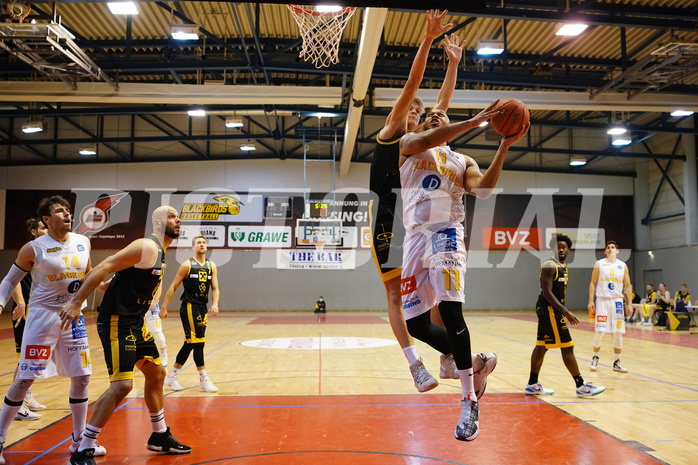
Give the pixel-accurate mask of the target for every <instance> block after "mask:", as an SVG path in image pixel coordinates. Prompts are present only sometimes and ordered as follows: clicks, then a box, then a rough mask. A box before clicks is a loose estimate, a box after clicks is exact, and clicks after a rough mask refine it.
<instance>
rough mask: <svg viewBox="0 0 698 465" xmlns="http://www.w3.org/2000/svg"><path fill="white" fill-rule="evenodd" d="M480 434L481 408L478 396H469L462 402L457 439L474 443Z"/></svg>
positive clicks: (457, 426)
mask: <svg viewBox="0 0 698 465" xmlns="http://www.w3.org/2000/svg"><path fill="white" fill-rule="evenodd" d="M478 434H480V408H479V405H478V402H477V396H475V398H473V395H472V394H467V395H466V397H464V398H463V400H461V402H460V418H459V419H458V424H457V425H456V433H455V436H456V439H458V440H459V441H472V440H473V439H475V438H476V437H477V435H478Z"/></svg>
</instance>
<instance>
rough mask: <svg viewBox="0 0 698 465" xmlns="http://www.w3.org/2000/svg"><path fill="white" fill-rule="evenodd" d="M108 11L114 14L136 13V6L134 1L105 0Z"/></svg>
mask: <svg viewBox="0 0 698 465" xmlns="http://www.w3.org/2000/svg"><path fill="white" fill-rule="evenodd" d="M107 6H108V7H109V11H111V12H112V14H115V15H137V14H138V8H136V4H135V3H134V2H107Z"/></svg>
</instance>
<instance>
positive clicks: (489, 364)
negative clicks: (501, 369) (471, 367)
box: [473, 352, 497, 400]
mask: <svg viewBox="0 0 698 465" xmlns="http://www.w3.org/2000/svg"><path fill="white" fill-rule="evenodd" d="M477 357H478V358H479V359H480V360H482V368H480V369H479V370H478V371H476V372H474V373H473V386H474V387H475V396H476V397H477V398H478V400H479V399H480V398H481V397H482V396H483V395H485V389H487V377H488V376H489V375H490V374H491V373H492V372H493V371H494V367H496V366H497V355H496V354H495V353H493V352H490V353H488V354H485V353H479V354H477Z"/></svg>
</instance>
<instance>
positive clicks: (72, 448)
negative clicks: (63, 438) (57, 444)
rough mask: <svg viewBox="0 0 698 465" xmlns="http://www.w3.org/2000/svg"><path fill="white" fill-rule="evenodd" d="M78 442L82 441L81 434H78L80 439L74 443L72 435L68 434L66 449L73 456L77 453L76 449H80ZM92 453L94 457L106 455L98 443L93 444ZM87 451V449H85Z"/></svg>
mask: <svg viewBox="0 0 698 465" xmlns="http://www.w3.org/2000/svg"><path fill="white" fill-rule="evenodd" d="M80 441H82V433H80V437H79V438H78V440H77V441H76V440H75V439H73V434H72V433H71V434H70V447H68V450H69V451H70V453H71V454H74V453H75V452H77V450H78V447H80ZM93 449H94V453H93V454H92V455H93V456H94V457H102V456H103V455H107V448H106V447H104V446H102V445H101V444H99V443H98V442H95V446H94V448H93ZM85 450H87V449H85Z"/></svg>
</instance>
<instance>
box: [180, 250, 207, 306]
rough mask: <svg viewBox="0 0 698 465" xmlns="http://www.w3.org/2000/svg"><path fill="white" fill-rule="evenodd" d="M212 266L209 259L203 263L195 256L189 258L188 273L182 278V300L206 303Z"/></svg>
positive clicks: (200, 303)
mask: <svg viewBox="0 0 698 465" xmlns="http://www.w3.org/2000/svg"><path fill="white" fill-rule="evenodd" d="M212 272H213V268H212V266H211V260H206V261H205V262H204V263H203V264H202V263H199V262H197V261H196V258H194V257H192V258H190V259H189V273H187V277H186V278H184V279H183V280H182V289H183V291H184V292H182V297H180V300H181V301H182V302H191V303H193V304H199V305H207V304H208V290H209V289H210V288H211V274H212Z"/></svg>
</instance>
